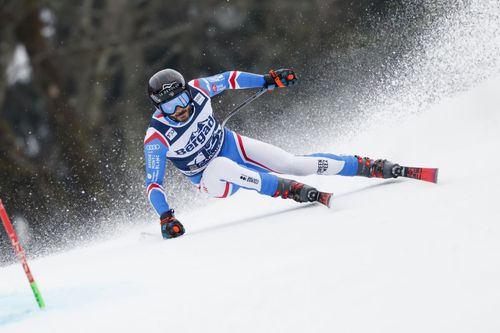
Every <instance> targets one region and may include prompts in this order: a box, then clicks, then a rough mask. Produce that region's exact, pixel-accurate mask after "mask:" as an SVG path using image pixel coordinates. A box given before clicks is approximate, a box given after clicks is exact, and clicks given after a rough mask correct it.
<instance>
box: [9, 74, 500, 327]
mask: <svg viewBox="0 0 500 333" xmlns="http://www.w3.org/2000/svg"><path fill="white" fill-rule="evenodd" d="M499 91H500V77H498V78H496V79H490V80H489V81H488V82H484V83H482V84H481V85H480V86H478V87H476V88H475V89H473V90H471V91H468V92H465V93H462V94H461V95H459V96H455V97H453V98H449V99H448V100H444V101H441V103H440V104H439V105H436V106H434V107H433V108H432V109H429V110H427V111H426V112H425V113H422V114H419V115H414V116H412V117H411V118H408V119H406V120H404V121H401V120H398V123H379V124H378V126H375V127H373V128H371V129H370V131H369V132H366V133H363V135H362V136H359V137H357V138H356V139H355V140H353V141H350V142H345V143H344V144H336V145H335V146H332V147H331V151H332V152H337V153H338V152H345V153H360V154H365V155H368V156H371V157H374V158H378V157H390V158H391V159H392V160H394V161H397V162H400V163H402V164H407V165H416V166H428V167H439V168H440V174H439V177H440V179H439V180H440V183H439V184H438V185H434V184H430V183H425V182H418V181H414V180H409V179H397V180H389V181H381V180H377V179H363V178H357V177H355V178H349V177H340V176H339V177H319V176H311V177H303V178H299V179H301V180H303V181H306V182H308V183H310V184H312V185H315V186H317V187H319V188H320V189H323V190H331V191H333V192H334V193H335V197H334V201H333V204H334V206H333V208H332V209H326V208H325V207H323V206H319V205H299V204H297V203H295V202H293V201H291V200H287V201H285V200H278V199H272V198H267V197H262V196H259V195H257V194H255V193H252V192H247V193H244V192H241V193H238V194H237V195H236V196H235V197H233V198H229V199H226V200H213V202H212V203H211V204H210V205H208V206H207V207H205V208H203V209H201V210H199V211H195V212H191V213H189V214H181V215H180V216H178V217H179V219H180V220H181V221H182V222H183V223H184V224H185V226H186V227H187V232H188V233H187V234H186V235H185V236H184V237H181V238H178V239H174V240H169V241H163V240H162V239H161V237H160V232H159V226H158V225H156V224H155V225H153V224H151V226H150V227H144V226H142V227H141V228H137V229H134V230H130V231H129V232H127V233H125V234H121V235H118V236H116V238H114V239H112V240H108V241H105V242H99V243H96V244H93V245H89V246H86V247H84V248H78V249H75V250H71V251H69V252H66V253H62V254H58V255H53V256H49V257H45V258H41V259H38V260H33V261H32V262H31V263H30V266H31V269H32V271H33V274H34V276H35V278H36V279H37V282H38V284H39V287H40V290H41V292H42V294H43V296H44V298H45V302H46V304H47V309H46V310H44V311H39V310H38V309H37V306H36V303H35V301H34V298H33V296H32V294H31V290H30V289H29V286H28V283H27V280H26V278H25V276H24V273H23V271H22V268H21V266H20V265H13V266H8V267H3V268H1V269H0V331H1V332H2V333H4V332H5V333H7V332H38V333H42V332H72V333H73V332H104V331H107V332H123V333H125V332H398V333H399V332H419V333H421V332H454V333H457V332H483V333H484V332H499V331H500V315H499V313H500V260H499V258H500V241H499V240H500V225H499V222H500V209H499V205H498V199H499V198H500V168H499V165H500V157H499V154H498V152H499V148H500V133H499V130H500V112H499V111H500V110H499V107H498V105H500V94H499ZM296 178H298V177H296ZM256 207H258V208H256ZM145 228H146V229H145ZM148 228H149V229H148ZM144 231H146V232H147V233H148V235H141V232H144Z"/></svg>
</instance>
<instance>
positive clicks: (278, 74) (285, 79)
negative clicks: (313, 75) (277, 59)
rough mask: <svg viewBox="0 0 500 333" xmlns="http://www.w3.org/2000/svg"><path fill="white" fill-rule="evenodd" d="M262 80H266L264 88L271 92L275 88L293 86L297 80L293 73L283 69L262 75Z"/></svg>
mask: <svg viewBox="0 0 500 333" xmlns="http://www.w3.org/2000/svg"><path fill="white" fill-rule="evenodd" d="M264 79H265V80H266V88H267V89H269V90H273V89H274V88H275V87H276V86H278V87H280V88H285V87H289V86H293V85H294V84H295V83H297V80H298V78H297V75H295V72H294V71H292V70H291V69H285V68H282V69H277V70H272V69H271V70H270V71H269V74H265V75H264Z"/></svg>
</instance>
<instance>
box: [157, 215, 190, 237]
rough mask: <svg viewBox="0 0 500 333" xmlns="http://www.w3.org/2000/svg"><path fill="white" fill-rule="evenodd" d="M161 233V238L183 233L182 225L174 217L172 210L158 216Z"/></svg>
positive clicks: (177, 235)
mask: <svg viewBox="0 0 500 333" xmlns="http://www.w3.org/2000/svg"><path fill="white" fill-rule="evenodd" d="M160 220H161V222H160V225H161V235H162V236H163V239H169V238H175V237H179V236H182V235H184V226H183V225H182V223H180V222H179V220H177V219H176V218H175V217H174V210H173V209H171V210H169V211H168V212H165V213H163V214H162V215H161V217H160Z"/></svg>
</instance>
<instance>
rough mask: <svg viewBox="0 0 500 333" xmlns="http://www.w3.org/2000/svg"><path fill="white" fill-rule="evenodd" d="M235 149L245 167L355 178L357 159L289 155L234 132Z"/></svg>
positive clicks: (293, 173)
mask: <svg viewBox="0 0 500 333" xmlns="http://www.w3.org/2000/svg"><path fill="white" fill-rule="evenodd" d="M234 135H235V137H236V140H235V141H236V148H237V151H238V154H239V157H240V158H241V160H242V161H243V162H244V163H245V165H246V166H248V167H251V168H255V169H258V170H259V169H260V170H263V171H264V170H265V171H267V172H275V173H282V174H288V175H295V176H308V175H314V174H317V175H342V176H355V175H356V171H357V168H358V160H357V158H356V157H354V156H339V155H334V154H312V155H293V154H290V153H288V152H287V151H285V150H283V149H281V148H279V147H276V146H273V145H271V144H269V143H265V142H262V141H259V140H256V139H252V138H249V137H245V136H242V135H239V134H237V133H234Z"/></svg>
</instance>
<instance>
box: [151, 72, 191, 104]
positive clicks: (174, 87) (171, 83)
mask: <svg viewBox="0 0 500 333" xmlns="http://www.w3.org/2000/svg"><path fill="white" fill-rule="evenodd" d="M185 89H186V81H185V80H184V77H182V74H181V73H179V72H177V71H175V70H173V69H170V68H167V69H163V70H161V71H159V72H157V73H156V74H154V75H153V76H151V78H150V79H149V82H148V94H149V97H150V98H151V100H152V101H153V103H154V105H155V106H156V107H158V106H159V105H160V104H161V103H163V102H165V101H168V100H171V99H172V98H174V97H175V96H177V95H179V94H180V93H182V92H183V91H184V90H185Z"/></svg>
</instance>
